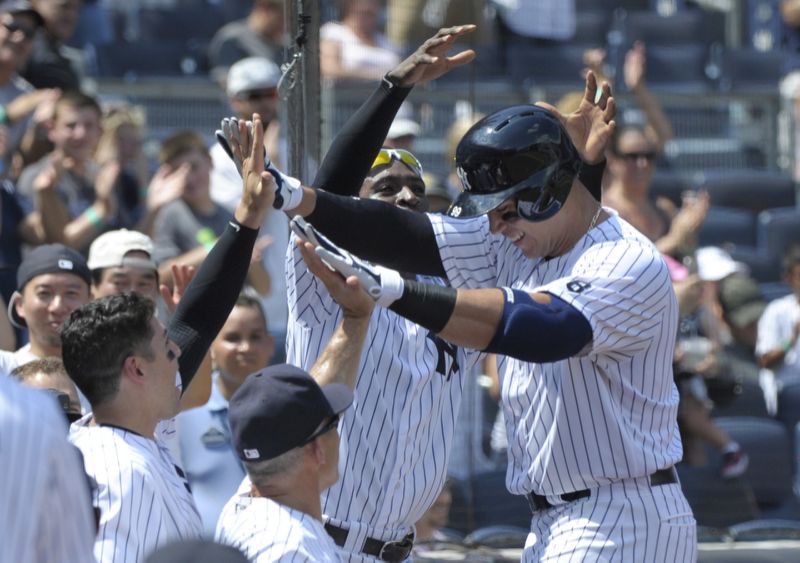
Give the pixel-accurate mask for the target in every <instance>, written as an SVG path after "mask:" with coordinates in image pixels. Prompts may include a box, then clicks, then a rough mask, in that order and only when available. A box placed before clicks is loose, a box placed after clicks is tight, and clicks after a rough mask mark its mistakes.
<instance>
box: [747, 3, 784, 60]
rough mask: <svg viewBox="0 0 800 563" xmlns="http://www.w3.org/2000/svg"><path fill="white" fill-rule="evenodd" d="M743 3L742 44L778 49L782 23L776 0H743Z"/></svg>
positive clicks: (764, 48)
mask: <svg viewBox="0 0 800 563" xmlns="http://www.w3.org/2000/svg"><path fill="white" fill-rule="evenodd" d="M743 4H744V6H743V8H744V9H743V10H742V11H743V14H742V15H743V18H744V26H743V27H744V29H743V32H744V44H746V45H747V46H748V47H751V48H753V49H758V50H759V51H770V50H772V49H779V48H780V47H781V41H782V39H783V25H784V24H783V19H782V18H781V13H780V10H779V9H778V6H777V4H778V3H777V2H776V0H744V2H743ZM740 9H741V8H740Z"/></svg>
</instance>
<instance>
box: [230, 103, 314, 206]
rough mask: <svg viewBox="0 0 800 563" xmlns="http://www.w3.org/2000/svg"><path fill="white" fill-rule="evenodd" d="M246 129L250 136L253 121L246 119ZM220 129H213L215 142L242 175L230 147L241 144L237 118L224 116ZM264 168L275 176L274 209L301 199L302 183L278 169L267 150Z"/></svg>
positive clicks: (239, 162) (240, 163)
mask: <svg viewBox="0 0 800 563" xmlns="http://www.w3.org/2000/svg"><path fill="white" fill-rule="evenodd" d="M245 123H246V124H247V129H248V130H249V131H250V134H251V136H252V132H253V122H252V121H246V122H245ZM220 127H221V128H220V129H217V130H216V131H214V136H215V137H216V138H217V143H219V145H220V146H221V147H222V149H223V150H224V151H225V153H226V154H227V155H228V156H229V157H230V159H231V160H232V161H233V164H234V165H235V166H236V170H238V171H239V176H241V175H242V160H241V159H240V158H237V157H236V154H235V153H234V152H233V149H232V148H231V147H232V145H233V144H234V143H236V144H237V145H240V144H241V137H240V133H239V120H238V119H237V118H236V117H226V118H224V119H223V120H222V121H221V123H220ZM264 170H266V171H267V172H269V173H270V174H272V177H273V178H275V201H274V202H273V204H272V207H274V208H275V209H280V210H286V209H294V208H295V207H297V206H298V205H300V202H302V201H303V185H302V184H301V183H300V180H298V179H297V178H293V177H291V176H289V175H288V174H284V173H283V172H281V171H280V170H278V169H277V168H276V167H275V165H273V164H272V161H271V160H270V159H269V157H267V151H266V150H265V151H264Z"/></svg>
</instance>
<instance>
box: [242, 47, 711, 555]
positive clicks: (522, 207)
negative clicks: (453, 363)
mask: <svg viewBox="0 0 800 563" xmlns="http://www.w3.org/2000/svg"><path fill="white" fill-rule="evenodd" d="M444 60H445V59H444V57H441V58H440V59H438V60H429V61H428V62H429V64H430V65H431V66H433V67H437V66H446V64H447V63H442V61H444ZM597 93H598V85H597V81H596V79H595V77H594V74H593V73H591V72H589V73H587V78H586V89H585V93H584V98H583V100H582V102H581V105H580V107H579V108H578V110H577V111H576V112H574V113H573V114H570V115H568V116H567V115H562V114H560V113H558V111H557V110H556V109H555V108H553V107H552V106H547V105H546V104H539V105H537V106H514V107H511V108H505V109H503V110H500V111H498V112H495V113H494V114H492V115H490V116H487V117H486V118H484V119H482V120H481V121H480V122H478V123H477V124H476V125H475V126H473V128H472V129H470V130H469V131H468V132H467V134H466V135H465V136H464V138H462V140H461V142H460V144H459V147H458V150H457V153H456V164H457V170H458V172H459V176H460V178H461V180H462V183H463V184H464V192H463V193H462V194H461V196H460V197H459V198H458V199H457V200H456V202H455V203H454V205H453V206H452V207H451V209H450V211H449V215H450V216H449V217H447V216H439V215H426V214H413V213H405V212H404V211H402V210H397V209H395V208H393V207H392V206H386V205H382V204H380V203H378V202H369V201H363V200H356V199H353V198H342V197H338V196H335V195H332V194H329V193H326V192H325V191H323V190H317V191H315V190H312V189H309V188H304V189H303V190H302V193H301V194H300V195H298V194H291V195H285V194H282V197H283V199H287V200H289V201H291V202H292V204H293V209H292V212H293V213H295V214H297V215H301V216H304V217H306V218H307V219H308V220H309V221H310V222H311V223H313V224H314V225H316V226H317V227H319V228H320V230H321V231H323V232H324V233H325V234H326V235H329V236H330V237H331V238H332V239H333V242H330V241H328V240H327V239H325V238H324V237H323V236H322V235H321V234H319V233H318V232H316V231H315V230H314V229H313V228H312V227H310V225H308V224H306V223H304V222H302V221H297V220H295V221H293V223H294V226H295V232H298V233H302V235H303V238H305V239H306V240H308V241H309V242H310V243H311V244H313V245H314V246H315V247H316V253H317V254H318V255H319V256H320V257H321V258H322V259H323V260H325V262H326V263H327V264H329V265H330V266H332V267H334V268H336V269H337V270H338V271H339V272H341V273H343V275H345V276H348V279H349V280H350V281H351V282H352V281H354V280H353V279H351V278H350V276H354V277H356V278H357V279H358V280H359V281H360V283H361V284H363V285H364V287H365V289H366V290H367V291H368V292H369V293H370V295H372V296H373V297H374V298H375V299H376V300H377V303H378V304H379V305H382V306H383V307H386V308H388V310H391V311H393V312H395V313H397V314H399V315H402V316H404V317H406V318H408V319H410V320H412V321H414V322H416V323H418V324H420V325H421V326H424V327H427V328H428V329H430V330H431V331H432V332H433V333H435V334H437V335H438V336H439V337H441V338H443V339H445V340H446V341H448V342H450V343H452V344H454V345H458V346H464V347H469V348H472V349H477V350H483V351H486V352H493V353H496V354H498V356H503V357H502V358H501V360H500V362H499V366H498V367H499V371H500V377H501V388H502V389H501V397H502V407H503V412H504V414H505V420H506V429H507V433H508V439H509V452H508V457H509V467H508V472H507V479H506V485H507V487H508V489H509V491H511V492H512V493H513V494H517V495H521V496H524V497H525V498H526V499H527V501H528V503H529V505H530V507H531V511H532V520H531V534H530V535H529V537H528V541H527V542H526V545H525V549H524V552H523V560H524V561H540V560H546V559H558V558H562V557H564V556H566V554H569V557H573V556H574V557H575V558H576V559H580V560H597V559H601V558H607V557H610V558H611V559H613V560H615V561H617V560H619V561H628V560H647V561H675V560H679V561H689V560H693V559H694V558H696V529H695V528H696V524H695V520H694V518H693V516H692V511H691V508H690V507H689V505H688V503H687V502H686V499H685V497H684V496H683V493H682V492H681V490H680V485H679V483H678V480H677V476H676V473H675V469H674V467H673V465H674V464H675V463H676V462H678V461H679V460H680V459H681V456H682V451H681V445H680V435H679V433H678V428H677V422H676V414H677V406H678V393H677V389H676V388H675V385H674V383H673V378H672V366H671V362H672V353H673V348H674V344H675V333H676V330H677V328H676V327H677V317H678V315H677V313H678V311H677V302H676V299H675V295H674V293H673V291H672V286H671V283H670V278H669V272H668V270H667V267H666V264H665V263H664V261H663V259H662V258H661V254H660V253H659V252H658V250H657V249H656V248H655V247H654V246H653V244H652V243H651V242H650V241H649V240H647V239H646V238H645V237H644V236H643V235H641V233H639V232H638V231H636V230H635V229H634V228H633V227H631V226H630V225H629V224H628V223H626V222H625V221H623V220H621V219H620V218H618V217H617V216H616V215H615V214H614V213H613V212H611V211H610V210H607V209H604V208H603V207H601V206H600V205H599V202H598V200H597V198H596V197H595V196H594V195H593V192H592V190H591V189H590V188H592V189H596V188H597V187H598V186H599V183H600V177H599V176H600V174H601V173H602V168H603V167H602V165H600V166H599V168H598V167H597V166H595V165H596V164H599V163H602V158H603V152H604V150H605V148H606V144H607V142H608V139H609V137H610V135H611V133H612V132H613V130H614V127H615V123H614V121H613V118H614V115H615V109H614V108H615V106H614V101H613V98H612V97H611V93H610V89H609V88H608V86H607V85H603V87H602V89H601V93H600V96H597ZM243 149H246V145H245V147H243ZM584 169H589V170H590V171H591V172H592V174H591V175H589V176H587V173H586V171H585V170H584ZM592 169H594V170H593V171H592ZM598 172H599V174H598ZM285 185H286V184H285V183H284V184H282V185H281V186H282V187H284V189H285ZM298 191H299V190H298ZM334 243H336V244H340V245H343V246H345V247H346V248H348V249H350V250H352V251H353V252H354V253H355V254H357V255H359V256H362V257H364V258H366V259H368V260H371V261H373V262H379V263H381V264H382V265H383V266H384V267H380V266H375V265H373V264H371V263H368V262H364V261H362V260H360V259H359V258H357V257H356V256H354V255H353V254H350V253H349V252H347V251H345V250H343V249H341V248H339V247H337V246H336V245H335V244H334ZM390 268H396V269H397V270H400V271H404V272H416V273H417V274H422V275H434V276H442V277H446V278H447V279H448V280H449V282H450V283H451V285H452V287H447V286H442V285H434V284H430V283H423V282H421V281H420V280H419V279H417V280H411V279H409V278H408V277H407V276H403V275H400V274H399V272H398V271H395V270H392V269H390Z"/></svg>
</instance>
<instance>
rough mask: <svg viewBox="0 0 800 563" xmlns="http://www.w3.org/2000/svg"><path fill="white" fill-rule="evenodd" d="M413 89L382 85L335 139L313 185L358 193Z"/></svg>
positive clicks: (340, 192) (342, 192)
mask: <svg viewBox="0 0 800 563" xmlns="http://www.w3.org/2000/svg"><path fill="white" fill-rule="evenodd" d="M410 91H411V88H400V87H398V86H390V85H389V84H388V83H387V81H386V80H382V81H381V84H380V86H379V87H378V88H377V89H376V90H375V91H374V92H373V93H372V95H371V96H370V97H369V98H367V100H366V101H365V102H364V103H363V104H362V105H361V107H360V108H358V110H357V111H356V112H355V113H354V114H353V115H352V116H351V117H350V119H348V120H347V123H345V124H344V127H342V129H341V130H340V131H339V133H338V134H337V135H336V137H335V138H334V139H333V143H332V144H331V146H330V148H329V149H328V152H327V153H326V155H325V158H324V160H323V161H322V165H320V168H319V172H318V173H317V176H316V178H315V179H314V182H313V184H312V187H314V188H322V189H325V190H328V191H329V192H332V193H335V194H341V195H353V196H354V195H358V190H359V189H360V188H361V184H362V183H363V182H364V177H365V176H366V175H367V172H369V169H370V166H372V161H373V159H374V158H375V155H376V154H378V151H379V150H380V148H381V147H382V146H383V142H384V140H385V139H386V134H387V133H388V131H389V127H390V126H391V125H392V121H393V120H394V117H395V115H396V114H397V111H398V110H399V109H400V105H401V104H402V103H403V101H404V100H405V99H406V96H408V93H409V92H410Z"/></svg>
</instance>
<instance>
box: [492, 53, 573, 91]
mask: <svg viewBox="0 0 800 563" xmlns="http://www.w3.org/2000/svg"><path fill="white" fill-rule="evenodd" d="M584 50H585V48H584V47H582V46H575V45H559V46H547V47H543V46H540V45H533V44H527V43H512V44H510V45H509V46H508V48H507V51H506V57H507V60H506V63H507V66H508V73H509V76H510V77H511V80H512V81H513V82H514V83H517V84H536V85H548V86H557V85H558V86H565V87H571V88H575V89H576V90H577V89H582V88H583V78H582V77H581V73H582V71H583V69H584V66H585V65H584V64H583V53H584Z"/></svg>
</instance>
